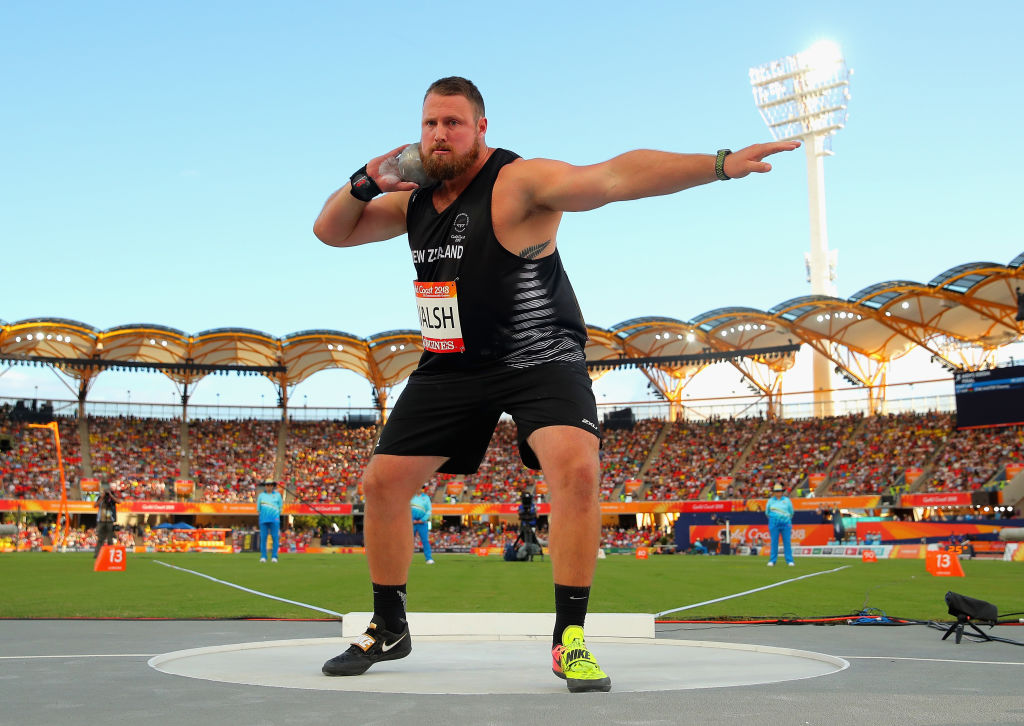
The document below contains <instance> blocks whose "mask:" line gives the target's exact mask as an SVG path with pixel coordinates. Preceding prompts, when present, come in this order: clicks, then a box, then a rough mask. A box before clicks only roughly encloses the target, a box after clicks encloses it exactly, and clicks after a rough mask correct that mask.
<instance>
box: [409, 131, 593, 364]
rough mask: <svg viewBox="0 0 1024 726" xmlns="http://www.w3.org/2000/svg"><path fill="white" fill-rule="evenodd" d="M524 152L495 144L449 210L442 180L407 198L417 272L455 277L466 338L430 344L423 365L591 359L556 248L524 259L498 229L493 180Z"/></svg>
mask: <svg viewBox="0 0 1024 726" xmlns="http://www.w3.org/2000/svg"><path fill="white" fill-rule="evenodd" d="M518 158H519V157H518V155H516V154H514V153H512V152H511V151H507V150H505V149H494V151H493V153H492V154H491V158H490V159H488V160H487V162H486V163H485V164H484V167H483V168H482V169H481V170H480V172H479V173H478V174H477V175H476V176H475V177H474V178H473V180H472V181H471V182H470V183H469V186H467V187H466V189H465V190H463V192H462V194H460V195H459V196H458V198H457V199H456V200H455V201H454V202H452V203H451V204H450V205H449V206H448V208H447V209H445V210H444V211H443V212H440V213H438V212H437V210H436V209H435V208H434V203H433V192H434V189H436V186H431V187H426V188H423V189H417V190H416V191H414V192H413V193H412V195H411V197H410V198H409V207H408V212H407V218H406V221H407V228H408V233H409V247H410V249H411V251H412V258H413V264H414V265H415V266H416V276H417V280H418V281H420V282H447V281H455V282H456V285H457V290H458V313H459V318H460V320H461V326H462V339H463V341H464V344H465V351H464V352H460V353H435V352H432V351H429V350H424V352H423V356H422V357H421V358H420V364H419V368H418V369H417V372H423V373H430V372H448V371H468V370H474V369H478V368H482V367H485V366H488V365H500V366H508V367H513V368H526V367H530V366H535V365H540V364H542V363H552V362H567V363H577V364H582V363H583V362H584V361H585V360H586V356H585V353H584V346H585V345H586V341H587V329H586V325H585V324H584V322H583V315H582V314H581V312H580V308H579V304H578V303H577V301H576V295H575V294H574V293H573V290H572V286H571V284H570V283H569V278H568V277H567V276H566V274H565V270H564V268H563V267H562V261H561V258H560V257H559V255H558V251H557V250H555V252H554V253H553V254H551V255H548V256H547V257H542V258H540V259H536V260H528V259H524V258H522V257H519V256H518V255H515V254H512V253H511V252H509V251H508V250H507V249H505V248H504V247H502V246H501V243H500V242H498V239H497V237H496V236H495V234H494V227H493V225H492V222H491V194H492V192H493V190H494V182H495V180H496V179H497V178H498V172H499V171H500V170H501V168H502V167H503V166H505V164H508V163H511V162H513V161H515V160H516V159H518ZM543 241H544V240H538V242H543Z"/></svg>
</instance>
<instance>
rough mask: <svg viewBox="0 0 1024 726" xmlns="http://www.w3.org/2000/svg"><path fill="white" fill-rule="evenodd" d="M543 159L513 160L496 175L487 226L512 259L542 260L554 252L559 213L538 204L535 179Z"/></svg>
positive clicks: (543, 167)
mask: <svg viewBox="0 0 1024 726" xmlns="http://www.w3.org/2000/svg"><path fill="white" fill-rule="evenodd" d="M560 163H561V162H551V161H549V160H547V159H516V160H515V161H513V162H511V163H509V164H506V165H505V166H504V167H502V169H501V171H500V172H498V178H497V179H496V180H495V182H494V193H493V195H492V197H491V223H492V225H493V226H494V234H495V236H497V238H498V241H499V242H500V243H501V246H502V247H504V248H505V249H507V250H508V251H509V252H511V253H512V254H515V255H522V256H528V257H531V258H537V257H546V256H547V255H550V254H552V253H553V252H554V251H555V243H556V239H555V235H556V233H557V232H558V224H559V222H560V221H561V219H562V213H561V212H560V211H557V210H554V209H550V208H549V207H547V206H545V205H543V204H539V203H538V200H537V179H538V178H539V177H540V176H541V175H543V174H544V173H545V172H546V171H548V170H549V169H550V167H549V165H551V164H555V165H558V164H560Z"/></svg>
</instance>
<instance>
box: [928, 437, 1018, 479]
mask: <svg viewBox="0 0 1024 726" xmlns="http://www.w3.org/2000/svg"><path fill="white" fill-rule="evenodd" d="M1022 460H1024V426H1002V427H1000V428H995V429H967V430H964V431H953V432H952V433H951V434H950V435H949V438H948V439H947V440H946V447H945V448H944V449H943V450H942V455H941V456H940V457H939V460H938V462H937V463H936V465H935V468H934V470H933V471H932V472H931V474H930V475H929V476H928V477H927V479H926V481H925V482H924V489H923V491H929V492H945V491H974V490H976V489H980V488H981V487H982V486H984V485H985V484H986V483H987V482H988V481H989V480H991V479H992V478H993V477H994V476H996V475H997V474H998V473H999V471H1000V470H1001V469H1002V468H1003V467H1005V466H1006V465H1007V464H1011V463H1021V462H1022Z"/></svg>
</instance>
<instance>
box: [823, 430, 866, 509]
mask: <svg viewBox="0 0 1024 726" xmlns="http://www.w3.org/2000/svg"><path fill="white" fill-rule="evenodd" d="M867 425H868V417H867V416H862V417H861V419H860V423H858V424H857V428H855V429H854V430H853V431H852V432H851V433H850V437H849V438H848V439H846V441H844V442H843V445H842V446H840V447H839V448H838V449H836V452H835V453H834V454H833V455H832V459H831V460H830V461H829V462H828V466H827V467H825V478H824V479H822V481H821V484H819V485H818V488H817V489H815V490H814V492H812V494H811V496H815V497H822V496H825V495H826V494H828V493H829V490H830V489H832V485H833V484H834V483H835V482H833V481H832V472H833V470H835V468H836V462H838V461H839V458H840V457H841V456H842V455H843V454H844V453H845V452H846V451H847V450H848V449H850V448H852V447H853V443H854V442H855V441H857V439H859V438H860V436H861V434H862V433H863V432H864V429H865V428H866V427H867Z"/></svg>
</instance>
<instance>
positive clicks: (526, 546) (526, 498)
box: [512, 492, 543, 561]
mask: <svg viewBox="0 0 1024 726" xmlns="http://www.w3.org/2000/svg"><path fill="white" fill-rule="evenodd" d="M517 514H518V515H519V535H518V536H517V537H516V540H515V542H513V543H512V546H513V548H515V552H516V559H517V560H526V559H529V560H531V561H532V560H533V558H534V557H535V556H536V555H540V554H543V550H542V549H541V546H540V542H539V541H538V540H537V529H536V527H537V507H536V506H535V505H534V503H533V495H532V494H530V492H523V495H522V498H521V499H520V504H519V509H518V511H517Z"/></svg>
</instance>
